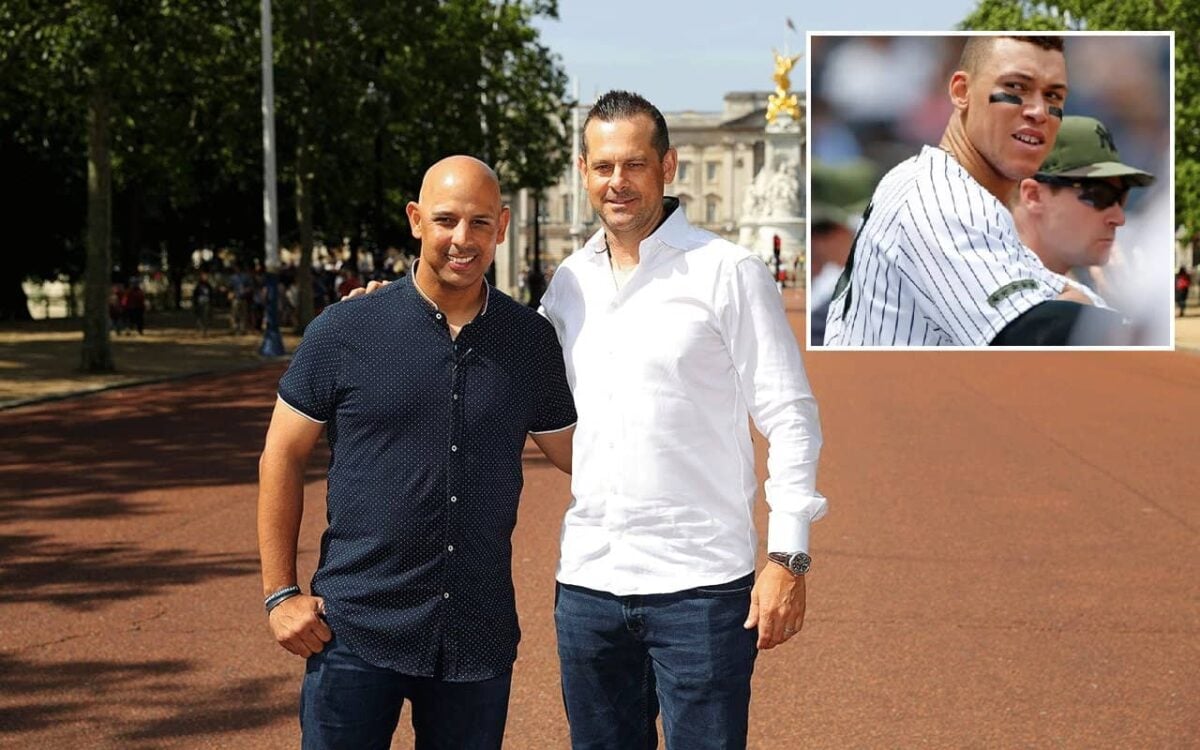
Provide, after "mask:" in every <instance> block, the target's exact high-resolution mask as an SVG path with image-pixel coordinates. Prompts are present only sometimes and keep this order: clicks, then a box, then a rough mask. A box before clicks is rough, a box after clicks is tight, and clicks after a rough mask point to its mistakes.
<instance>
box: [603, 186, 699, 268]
mask: <svg viewBox="0 0 1200 750" xmlns="http://www.w3.org/2000/svg"><path fill="white" fill-rule="evenodd" d="M662 202H663V217H662V219H661V220H660V221H659V222H658V226H657V227H655V229H654V231H653V232H651V233H650V236H648V237H646V238H645V239H643V240H642V241H641V243H639V244H638V255H639V256H640V257H639V259H638V265H644V264H645V263H646V261H647V260H649V259H650V258H651V257H653V256H654V254H655V251H657V250H658V249H659V247H675V248H682V247H684V242H683V236H684V234H685V233H686V232H687V230H688V227H689V226H690V225H689V224H688V221H687V216H685V215H684V212H683V210H682V207H681V206H680V203H679V199H678V198H676V197H675V196H673V195H666V196H663V199H662ZM584 247H586V248H588V249H589V250H591V251H592V252H593V253H594V254H596V255H604V254H605V250H607V249H608V240H607V238H606V237H605V235H604V227H603V226H601V227H600V229H598V230H597V231H596V233H595V234H593V235H592V236H591V238H589V239H588V241H587V242H586V243H584Z"/></svg>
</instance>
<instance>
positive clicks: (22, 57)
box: [0, 0, 568, 276]
mask: <svg viewBox="0 0 1200 750" xmlns="http://www.w3.org/2000/svg"><path fill="white" fill-rule="evenodd" d="M259 7H260V5H259V2H258V0H156V1H155V2H145V1H144V0H71V2H68V3H63V2H62V1H61V0H57V1H51V0H5V2H3V3H0V80H2V81H4V86H2V87H0V159H2V161H0V164H3V165H5V166H14V165H20V168H21V170H22V171H23V172H25V173H27V174H30V179H29V180H28V181H27V182H28V183H30V184H35V185H37V186H40V187H39V188H38V191H37V196H38V198H37V202H38V203H39V204H40V205H42V207H43V211H44V212H50V213H51V214H59V215H62V216H63V221H62V222H60V223H59V224H58V226H56V227H29V233H30V236H29V237H28V238H27V239H28V240H29V241H30V242H34V243H35V244H36V245H37V246H38V247H39V250H42V249H44V250H45V251H44V252H41V253H40V254H39V255H38V259H37V261H36V262H29V263H26V264H24V265H22V267H21V273H22V274H24V273H31V274H35V275H47V276H49V275H54V274H57V273H59V272H67V273H70V274H72V275H78V274H79V273H80V271H81V270H82V269H81V266H82V260H83V255H82V251H81V249H80V248H81V246H82V242H81V237H82V233H83V232H82V230H83V221H84V212H83V207H82V205H81V203H80V195H81V194H82V192H83V191H84V187H85V179H86V161H85V157H86V145H87V143H86V133H87V131H86V120H85V115H86V108H87V101H88V99H87V96H88V92H89V91H91V90H92V88H93V87H94V86H96V85H98V84H103V85H105V86H106V87H108V89H109V91H110V98H111V102H112V108H111V118H110V122H109V123H108V125H109V128H108V130H109V133H110V141H111V143H110V146H111V148H110V153H111V162H112V169H113V191H114V209H113V222H114V239H115V246H116V253H115V257H116V258H117V259H118V260H119V261H120V262H121V263H122V264H124V265H125V266H128V265H130V264H131V263H136V262H137V260H138V259H139V258H143V257H145V258H149V257H152V258H157V257H158V252H159V250H160V249H163V248H166V249H168V250H169V251H170V254H171V259H172V264H173V265H182V264H183V263H184V262H185V260H186V257H187V252H188V251H189V250H190V249H191V248H193V247H195V246H197V245H201V244H205V245H209V246H233V247H235V248H240V249H241V250H242V252H243V254H244V255H257V254H259V253H261V247H262V229H261V190H262V187H261V180H262V176H261V175H262V166H261V165H262V145H261V113H260V95H261V89H260V85H261V84H260V47H259V44H260V40H259V33H258V31H259V21H260V19H259ZM273 12H274V18H273V21H274V40H273V43H274V48H275V91H276V131H277V143H278V152H277V163H278V167H279V179H280V181H281V186H280V190H279V195H280V198H281V202H282V205H281V207H280V220H281V230H282V234H283V239H284V241H289V240H292V239H294V237H295V232H296V225H295V219H294V215H295V211H294V207H292V206H290V205H289V204H288V202H289V201H291V200H292V196H293V195H294V193H295V191H294V189H293V188H294V186H295V183H296V180H297V177H298V173H297V170H298V169H302V170H303V171H304V174H305V176H306V177H307V178H308V179H309V180H311V182H312V199H313V202H314V206H313V217H314V222H315V227H316V229H317V231H318V233H319V234H324V235H325V236H328V237H331V238H332V237H341V236H351V237H359V238H362V239H364V240H367V241H370V242H372V243H375V244H378V245H385V244H388V243H394V244H400V243H402V242H403V241H404V240H405V238H406V237H407V235H408V232H407V226H406V220H405V217H404V204H405V203H406V202H407V201H408V200H409V199H411V198H412V197H414V196H415V194H416V192H417V189H418V187H419V185H420V180H421V177H422V174H423V171H424V169H425V168H426V167H427V166H429V164H431V163H432V162H433V161H434V160H436V159H438V158H440V157H442V156H445V155H448V154H452V153H470V154H475V155H477V156H480V157H481V158H484V159H487V160H489V161H490V162H492V163H494V164H495V165H496V166H497V169H498V171H499V172H500V174H501V177H502V180H503V183H504V187H505V188H506V189H509V190H515V189H516V188H518V187H523V186H529V187H541V186H544V185H546V184H548V183H550V182H552V181H553V177H554V175H557V174H558V173H559V172H560V171H561V169H562V168H563V166H565V162H566V158H567V153H568V149H567V140H566V135H565V128H563V127H561V123H562V122H564V121H565V118H566V115H567V111H568V110H567V103H566V102H565V100H564V99H565V95H564V92H565V88H566V80H565V75H564V73H563V72H562V69H561V65H560V63H559V62H558V61H557V60H556V59H555V57H554V56H553V55H552V54H551V53H550V52H549V51H548V50H547V49H546V48H545V47H544V46H542V45H540V44H539V43H538V41H537V34H536V31H535V30H534V29H533V27H532V23H531V22H532V20H533V18H535V17H536V16H539V15H550V16H554V15H555V14H556V13H557V4H556V3H555V2H552V1H547V0H533V1H516V0H495V1H494V2H489V1H488V0H390V1H389V0H289V1H288V2H282V1H278V0H277V2H275V3H274V9H273ZM556 123H560V124H559V125H556ZM301 150H302V151H303V158H301V156H302V155H301V153H300V151H301ZM12 192H13V194H14V195H15V193H16V192H17V188H13V190H12ZM10 199H12V196H10V195H9V194H8V193H6V194H5V203H6V204H9V205H11V203H10ZM20 205H24V204H20ZM130 270H132V269H130V268H128V267H126V269H125V271H126V272H129V271H130Z"/></svg>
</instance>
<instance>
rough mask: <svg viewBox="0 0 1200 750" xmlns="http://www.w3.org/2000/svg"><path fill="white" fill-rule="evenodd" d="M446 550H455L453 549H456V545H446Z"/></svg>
mask: <svg viewBox="0 0 1200 750" xmlns="http://www.w3.org/2000/svg"><path fill="white" fill-rule="evenodd" d="M446 551H447V552H453V551H454V545H453V544H447V545H446Z"/></svg>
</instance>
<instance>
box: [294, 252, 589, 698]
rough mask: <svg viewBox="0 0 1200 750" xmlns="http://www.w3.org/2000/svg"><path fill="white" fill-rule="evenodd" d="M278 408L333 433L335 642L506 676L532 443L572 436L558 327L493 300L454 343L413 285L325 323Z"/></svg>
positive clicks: (413, 667)
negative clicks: (565, 432)
mask: <svg viewBox="0 0 1200 750" xmlns="http://www.w3.org/2000/svg"><path fill="white" fill-rule="evenodd" d="M279 397H280V398H281V399H283V401H284V402H285V403H287V404H288V405H289V406H291V407H292V408H293V409H295V410H296V411H298V412H300V413H302V414H304V415H305V416H308V417H309V418H311V419H314V420H316V421H320V422H326V423H327V431H326V434H327V438H328V441H329V449H330V454H331V457H330V462H329V494H328V522H329V526H328V528H327V529H326V531H325V533H324V535H323V536H322V539H321V556H320V563H319V565H318V569H317V572H316V575H315V576H314V577H313V582H312V590H313V593H314V595H317V596H322V597H324V598H325V609H326V617H327V619H328V621H329V625H330V627H331V628H332V629H333V632H334V633H336V634H337V636H338V638H339V639H340V640H341V641H342V642H343V643H345V644H346V645H347V646H348V647H349V648H350V650H351V651H352V652H354V653H355V654H356V655H357V656H359V657H360V658H362V659H364V660H366V661H368V662H371V663H372V664H375V665H377V666H381V667H386V668H390V669H395V670H397V671H398V672H401V673H403V674H407V675H413V676H425V677H437V678H439V679H444V680H447V681H477V680H485V679H490V678H492V677H496V676H499V675H500V674H503V673H504V672H506V671H508V670H509V669H511V668H512V663H513V661H514V660H515V659H516V652H517V641H518V640H519V639H520V629H519V627H518V625H517V611H516V603H515V599H514V595H513V584H512V531H513V527H514V526H515V524H516V520H517V501H518V498H519V496H520V493H521V485H522V482H523V478H522V474H521V452H522V450H523V448H524V445H525V436H526V434H527V433H528V432H550V431H554V430H559V429H564V428H566V427H569V426H570V425H572V424H574V422H575V407H574V405H573V402H572V400H571V392H570V389H569V388H568V385H567V379H566V375H565V372H564V367H563V358H562V350H561V349H560V348H559V345H558V339H557V338H556V337H555V333H554V328H553V327H552V326H551V325H550V323H549V322H548V321H546V320H545V319H543V318H542V317H541V316H539V315H538V314H537V313H536V312H534V311H533V310H530V309H529V308H527V307H524V306H522V305H520V304H518V303H516V302H514V301H513V300H512V299H510V298H509V297H507V296H505V295H504V294H503V293H501V292H499V291H497V290H495V289H494V288H490V287H489V289H488V299H487V304H486V305H485V306H484V309H483V311H482V312H481V314H479V315H478V316H476V318H475V320H474V321H472V322H471V323H468V324H467V325H466V326H464V327H463V328H462V331H461V332H460V333H459V335H458V337H457V338H456V339H451V338H450V330H449V327H448V326H447V324H446V319H445V316H444V315H443V314H442V313H441V312H439V311H438V310H437V309H436V308H435V307H434V306H433V305H432V304H431V303H430V302H429V301H428V300H426V299H425V298H424V297H423V296H422V295H421V293H420V292H419V291H418V290H417V288H416V287H415V286H414V285H413V282H412V277H411V276H406V277H404V278H402V279H400V280H399V281H397V282H395V283H393V284H391V285H390V286H388V287H386V288H384V289H382V290H380V291H378V292H376V293H374V294H371V295H368V296H366V297H361V298H359V299H354V300H348V301H344V302H340V303H338V304H336V305H333V306H331V307H329V308H327V309H326V310H325V311H324V312H323V313H322V314H321V315H320V316H318V317H317V318H316V319H315V320H314V321H313V322H312V323H311V324H310V325H309V327H308V329H307V330H306V331H305V334H304V340H303V342H302V343H301V345H300V347H299V348H298V349H297V350H296V354H295V356H294V357H293V359H292V363H291V366H290V367H289V368H288V370H287V372H286V373H285V374H284V376H283V378H282V380H281V381H280V383H279Z"/></svg>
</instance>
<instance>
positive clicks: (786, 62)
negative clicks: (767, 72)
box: [767, 48, 800, 122]
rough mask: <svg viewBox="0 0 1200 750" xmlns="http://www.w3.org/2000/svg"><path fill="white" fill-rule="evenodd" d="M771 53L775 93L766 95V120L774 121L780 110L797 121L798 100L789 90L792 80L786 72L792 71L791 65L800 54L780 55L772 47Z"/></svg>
mask: <svg viewBox="0 0 1200 750" xmlns="http://www.w3.org/2000/svg"><path fill="white" fill-rule="evenodd" d="M771 53H772V54H773V55H775V75H774V76H773V77H774V79H775V93H774V94H771V95H770V96H769V97H767V122H775V118H777V117H779V114H780V113H781V112H784V113H787V114H788V115H790V116H791V118H792V119H793V120H795V121H796V122H799V121H800V102H799V100H797V99H796V95H795V94H793V93H791V92H790V89H791V88H792V80H791V78H790V77H789V76H788V74H789V73H791V72H792V67H793V66H794V65H795V64H796V61H797V60H799V59H800V55H799V54H796V55H792V56H791V57H789V56H787V55H781V54H779V51H778V50H776V49H774V48H772V49H771Z"/></svg>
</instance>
